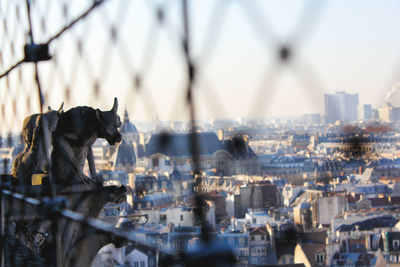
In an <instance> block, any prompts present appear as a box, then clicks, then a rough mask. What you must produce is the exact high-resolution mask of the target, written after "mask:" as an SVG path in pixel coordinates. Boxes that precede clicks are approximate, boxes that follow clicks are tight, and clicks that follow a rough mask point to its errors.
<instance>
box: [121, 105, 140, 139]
mask: <svg viewBox="0 0 400 267" xmlns="http://www.w3.org/2000/svg"><path fill="white" fill-rule="evenodd" d="M120 132H121V134H126V133H137V132H138V131H137V129H136V127H135V125H133V123H131V122H130V121H129V116H128V111H127V110H126V109H125V113H124V119H123V121H122V125H121V128H120Z"/></svg>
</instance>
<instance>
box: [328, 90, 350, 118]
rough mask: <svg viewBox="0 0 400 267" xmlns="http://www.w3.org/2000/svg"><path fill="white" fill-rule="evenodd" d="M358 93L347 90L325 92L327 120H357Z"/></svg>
mask: <svg viewBox="0 0 400 267" xmlns="http://www.w3.org/2000/svg"><path fill="white" fill-rule="evenodd" d="M357 106H358V94H348V93H346V92H345V91H341V92H336V93H335V94H325V122H326V123H334V122H335V121H338V120H339V121H356V120H357Z"/></svg>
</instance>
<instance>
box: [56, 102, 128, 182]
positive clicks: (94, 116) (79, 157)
mask: <svg viewBox="0 0 400 267" xmlns="http://www.w3.org/2000/svg"><path fill="white" fill-rule="evenodd" d="M117 110H118V100H117V98H114V105H113V107H112V109H111V110H110V111H101V110H100V109H93V108H91V107H87V106H80V107H75V108H72V109H70V110H68V111H67V112H65V113H63V114H62V115H61V116H60V118H59V120H58V124H57V127H56V129H55V131H54V132H53V138H52V144H53V152H52V155H51V160H52V174H53V176H54V179H55V181H56V182H57V183H58V184H64V185H67V184H68V185H71V184H85V185H88V184H92V183H94V182H96V180H98V177H96V176H95V175H94V174H95V166H94V159H93V151H92V147H91V146H92V144H93V143H94V142H95V141H96V139H97V138H105V139H106V140H107V141H108V143H109V144H110V145H115V144H116V143H118V142H120V141H121V139H122V136H121V134H120V133H119V131H118V128H119V127H120V126H121V120H120V117H119V116H118V114H117ZM86 159H88V165H89V170H90V173H91V174H92V176H94V178H93V179H91V178H89V177H87V176H86V175H85V174H84V173H83V168H84V165H85V160H86ZM99 182H101V181H99Z"/></svg>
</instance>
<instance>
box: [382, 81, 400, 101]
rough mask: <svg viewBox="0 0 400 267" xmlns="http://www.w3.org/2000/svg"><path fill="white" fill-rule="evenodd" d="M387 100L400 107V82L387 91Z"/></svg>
mask: <svg viewBox="0 0 400 267" xmlns="http://www.w3.org/2000/svg"><path fill="white" fill-rule="evenodd" d="M385 102H386V103H389V104H391V105H392V106H395V107H400V83H397V84H395V85H394V86H393V87H392V89H390V90H389V91H388V92H387V93H386V97H385Z"/></svg>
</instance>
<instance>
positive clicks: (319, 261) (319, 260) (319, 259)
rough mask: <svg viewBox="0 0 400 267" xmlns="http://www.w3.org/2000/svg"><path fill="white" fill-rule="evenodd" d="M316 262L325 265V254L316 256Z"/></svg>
mask: <svg viewBox="0 0 400 267" xmlns="http://www.w3.org/2000/svg"><path fill="white" fill-rule="evenodd" d="M315 262H316V263H317V264H323V263H324V254H316V255H315Z"/></svg>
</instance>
